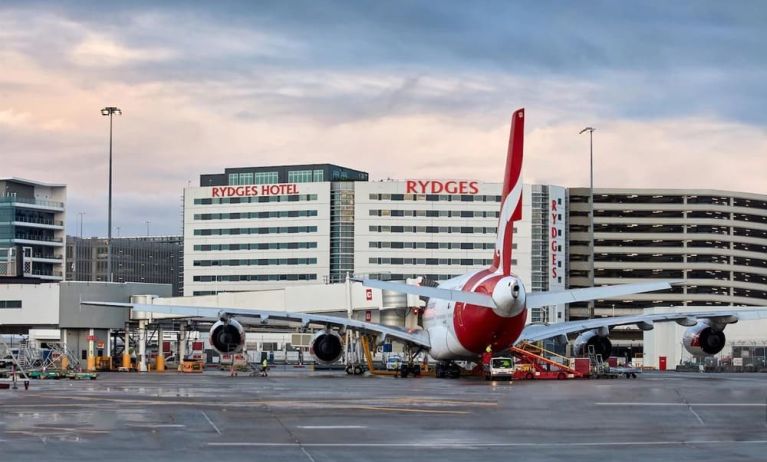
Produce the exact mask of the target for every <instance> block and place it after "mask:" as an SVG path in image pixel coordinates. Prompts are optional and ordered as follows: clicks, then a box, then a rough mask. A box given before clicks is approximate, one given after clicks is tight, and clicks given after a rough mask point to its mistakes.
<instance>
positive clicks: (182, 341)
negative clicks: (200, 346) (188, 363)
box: [176, 322, 186, 371]
mask: <svg viewBox="0 0 767 462" xmlns="http://www.w3.org/2000/svg"><path fill="white" fill-rule="evenodd" d="M176 351H177V352H178V358H177V359H178V370H179V371H181V369H182V368H183V363H184V357H185V356H186V323H185V322H182V323H181V326H180V327H179V330H178V348H177V349H176Z"/></svg>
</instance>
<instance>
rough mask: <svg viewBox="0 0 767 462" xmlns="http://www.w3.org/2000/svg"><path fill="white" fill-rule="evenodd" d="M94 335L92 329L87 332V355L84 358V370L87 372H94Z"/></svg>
mask: <svg viewBox="0 0 767 462" xmlns="http://www.w3.org/2000/svg"><path fill="white" fill-rule="evenodd" d="M95 342H96V334H95V332H94V330H93V329H90V330H89V331H88V354H87V356H86V369H87V370H88V372H96V345H95Z"/></svg>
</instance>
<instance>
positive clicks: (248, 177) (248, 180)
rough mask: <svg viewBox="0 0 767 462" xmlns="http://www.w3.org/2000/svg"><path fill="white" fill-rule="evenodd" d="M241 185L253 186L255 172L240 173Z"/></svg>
mask: <svg viewBox="0 0 767 462" xmlns="http://www.w3.org/2000/svg"><path fill="white" fill-rule="evenodd" d="M240 184H253V172H249V173H240Z"/></svg>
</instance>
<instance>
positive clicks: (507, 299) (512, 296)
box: [492, 276, 526, 318]
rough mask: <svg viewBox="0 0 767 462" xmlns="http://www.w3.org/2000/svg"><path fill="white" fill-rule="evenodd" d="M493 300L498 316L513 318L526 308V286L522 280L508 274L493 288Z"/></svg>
mask: <svg viewBox="0 0 767 462" xmlns="http://www.w3.org/2000/svg"><path fill="white" fill-rule="evenodd" d="M492 297H493V302H495V304H496V308H494V309H493V311H495V313H496V314H497V315H498V316H502V317H504V318H513V317H514V316H517V315H519V314H520V313H522V312H523V311H524V310H525V306H526V305H525V300H526V296H525V286H524V284H522V281H521V280H519V279H517V278H515V277H513V276H507V277H505V278H503V279H501V280H500V281H498V283H497V284H495V287H494V288H493V294H492Z"/></svg>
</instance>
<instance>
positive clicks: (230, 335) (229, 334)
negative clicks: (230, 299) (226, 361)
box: [210, 319, 245, 354]
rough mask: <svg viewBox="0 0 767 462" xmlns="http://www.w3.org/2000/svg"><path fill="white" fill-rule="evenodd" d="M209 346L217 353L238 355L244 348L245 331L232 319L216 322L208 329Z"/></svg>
mask: <svg viewBox="0 0 767 462" xmlns="http://www.w3.org/2000/svg"><path fill="white" fill-rule="evenodd" d="M210 344H211V346H213V348H215V349H216V351H218V352H219V353H224V354H232V353H239V352H241V351H242V347H244V346H245V329H243V328H242V324H240V323H239V322H237V321H235V320H234V319H229V320H227V321H218V322H217V323H215V324H213V327H211V328H210Z"/></svg>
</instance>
